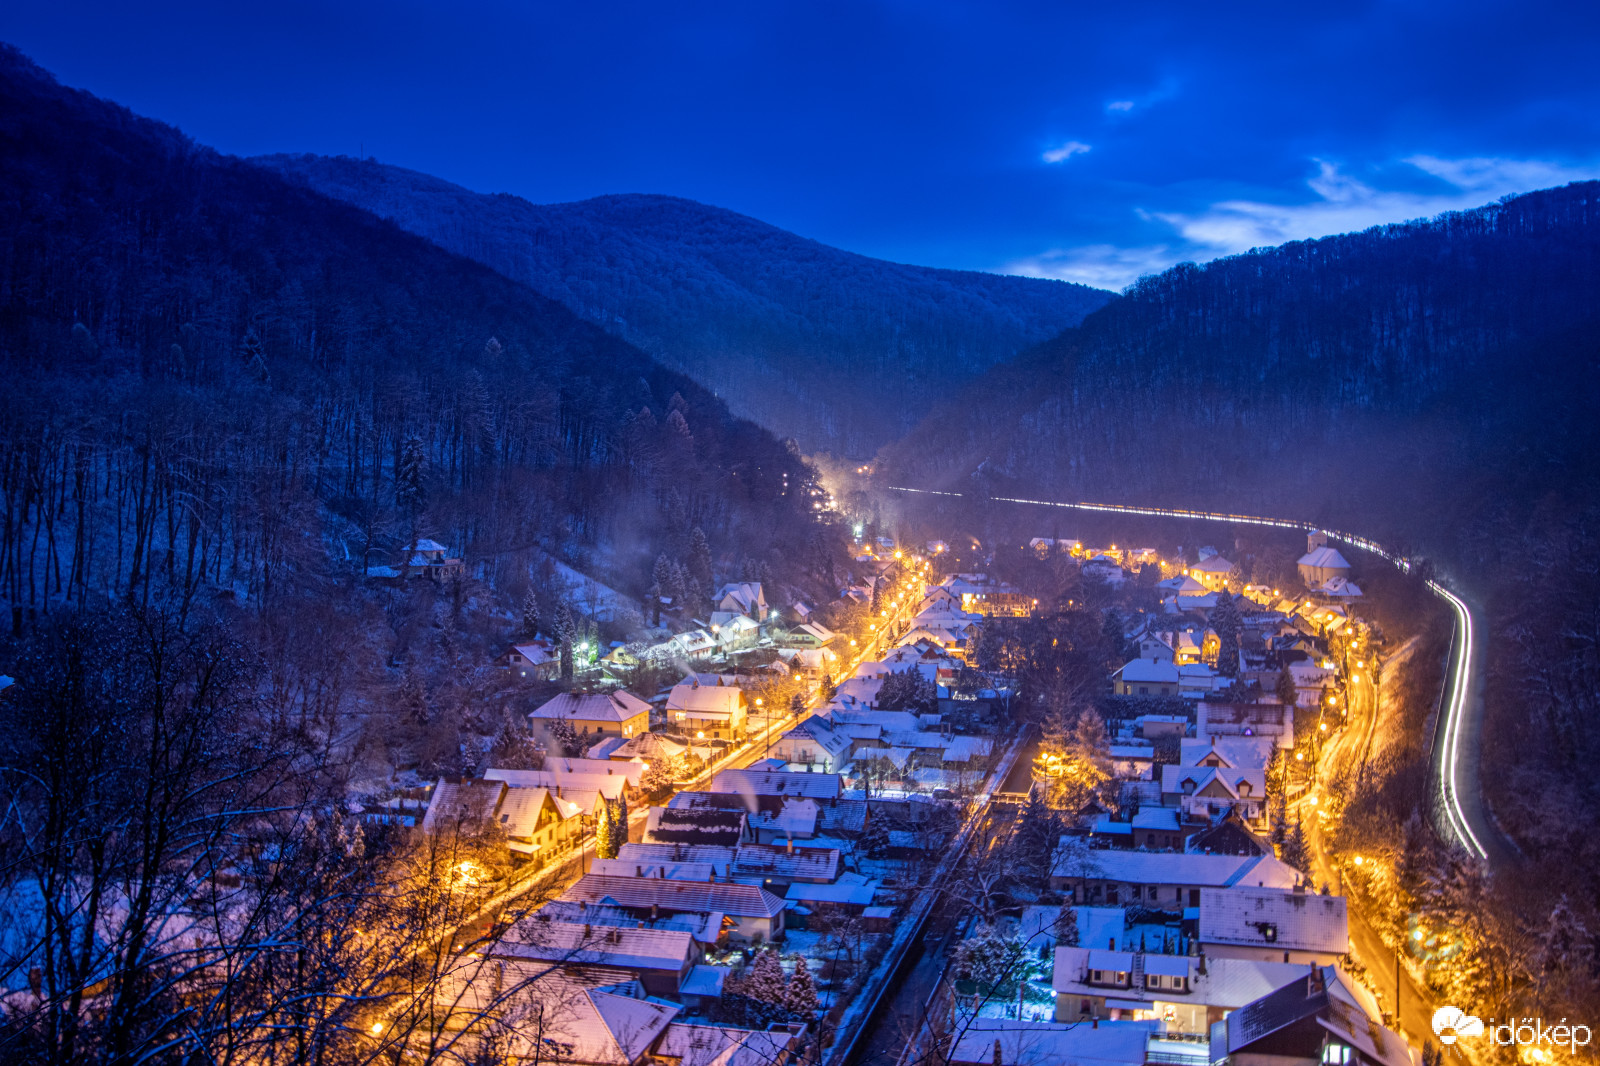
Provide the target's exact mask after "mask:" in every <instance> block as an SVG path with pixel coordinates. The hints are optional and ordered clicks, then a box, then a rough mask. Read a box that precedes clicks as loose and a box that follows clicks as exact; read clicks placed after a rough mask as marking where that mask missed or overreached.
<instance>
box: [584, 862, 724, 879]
mask: <svg viewBox="0 0 1600 1066" xmlns="http://www.w3.org/2000/svg"><path fill="white" fill-rule="evenodd" d="M589 872H590V873H596V874H606V875H608V876H611V877H663V878H668V879H670V880H674V881H711V880H715V879H716V877H717V875H718V874H719V873H721V874H723V875H726V874H727V872H728V870H727V868H726V867H724V868H722V869H721V870H719V869H718V868H717V866H716V865H715V864H714V863H709V862H681V861H674V860H670V859H669V860H665V861H658V862H638V861H630V860H628V859H623V858H616V859H594V860H593V861H591V862H590V863H589Z"/></svg>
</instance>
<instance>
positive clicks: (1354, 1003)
mask: <svg viewBox="0 0 1600 1066" xmlns="http://www.w3.org/2000/svg"><path fill="white" fill-rule="evenodd" d="M1248 1008H1249V1009H1247V1010H1245V1009H1241V1010H1237V1011H1234V1012H1233V1013H1232V1014H1230V1015H1229V1016H1228V1017H1227V1019H1226V1021H1225V1023H1224V1025H1223V1026H1220V1027H1219V1029H1220V1031H1219V1032H1218V1033H1216V1034H1214V1042H1213V1043H1212V1045H1211V1046H1212V1049H1213V1051H1212V1058H1211V1061H1212V1062H1213V1063H1215V1064H1217V1066H1262V1064H1265V1063H1273V1064H1275V1066H1415V1063H1416V1062H1417V1061H1418V1057H1417V1056H1416V1055H1414V1054H1413V1052H1412V1051H1411V1048H1410V1046H1409V1045H1408V1044H1407V1043H1406V1042H1405V1040H1404V1039H1402V1038H1401V1037H1400V1036H1398V1035H1396V1034H1395V1033H1394V1032H1392V1031H1390V1030H1389V1029H1386V1028H1384V1027H1383V1026H1382V1025H1380V1024H1379V1023H1378V1021H1377V1019H1378V1016H1379V1012H1378V1006H1377V1004H1376V1003H1375V1002H1374V1001H1373V999H1372V997H1371V995H1370V994H1368V993H1367V992H1366V991H1365V990H1364V989H1362V988H1360V987H1359V986H1357V985H1354V984H1347V983H1346V978H1345V977H1344V976H1343V975H1341V974H1340V973H1339V971H1338V970H1337V969H1335V968H1334V967H1332V966H1324V967H1321V968H1320V969H1318V968H1312V969H1311V970H1310V972H1308V973H1307V974H1306V975H1305V976H1304V977H1301V978H1299V979H1297V980H1295V981H1293V982H1292V983H1290V984H1287V985H1285V986H1283V987H1282V988H1280V989H1278V990H1277V991H1276V992H1273V993H1272V994H1270V995H1267V996H1263V997H1262V998H1260V999H1258V1000H1256V1001H1254V1002H1252V1003H1250V1004H1248Z"/></svg>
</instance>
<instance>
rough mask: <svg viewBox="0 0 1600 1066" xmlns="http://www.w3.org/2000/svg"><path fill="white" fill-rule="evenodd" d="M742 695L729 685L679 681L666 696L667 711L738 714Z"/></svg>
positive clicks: (730, 715)
mask: <svg viewBox="0 0 1600 1066" xmlns="http://www.w3.org/2000/svg"><path fill="white" fill-rule="evenodd" d="M743 700H744V693H743V692H742V691H741V690H739V689H737V688H734V687H732V686H729V685H702V684H700V683H699V682H698V681H680V682H678V683H677V684H676V685H673V686H672V692H671V694H670V695H668V696H667V710H669V711H692V712H694V713H696V714H715V715H728V716H729V717H730V718H731V717H735V716H737V715H738V714H739V712H740V708H741V706H742V703H743Z"/></svg>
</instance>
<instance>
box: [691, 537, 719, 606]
mask: <svg viewBox="0 0 1600 1066" xmlns="http://www.w3.org/2000/svg"><path fill="white" fill-rule="evenodd" d="M687 565H688V568H689V576H690V577H691V578H692V579H693V580H694V582H695V584H697V585H699V586H700V591H701V593H702V594H704V595H706V596H709V595H711V588H712V580H713V578H712V573H711V542H710V541H708V540H706V534H705V530H703V529H701V528H700V527H699V526H695V527H694V529H692V530H690V531H689V562H688V564H687Z"/></svg>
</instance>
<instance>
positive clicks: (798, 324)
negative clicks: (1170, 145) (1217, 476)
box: [254, 155, 1111, 455]
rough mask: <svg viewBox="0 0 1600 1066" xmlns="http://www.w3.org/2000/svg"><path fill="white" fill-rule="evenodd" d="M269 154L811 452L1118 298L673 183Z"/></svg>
mask: <svg viewBox="0 0 1600 1066" xmlns="http://www.w3.org/2000/svg"><path fill="white" fill-rule="evenodd" d="M254 161H255V162H258V163H261V164H262V165H264V166H267V167H271V168H273V169H275V170H277V171H279V172H281V173H284V174H287V175H290V176H292V177H295V178H297V179H299V180H301V181H303V182H305V183H306V184H307V185H309V186H310V187H312V188H314V189H316V190H318V191H319V192H323V193H326V194H327V195H330V196H334V197H337V198H339V199H342V200H346V201H348V202H350V203H354V204H357V205H359V206H361V207H363V208H366V209H367V210H369V211H371V212H373V213H375V214H377V215H379V216H381V217H384V218H388V219H392V220H394V221H395V222H396V223H398V224H399V225H400V226H402V227H404V228H405V229H407V230H410V231H411V232H413V233H417V234H420V235H422V236H424V237H427V238H428V239H429V240H432V241H434V242H436V243H438V244H439V245H441V246H443V247H445V248H448V249H450V250H451V251H454V252H458V253H460V254H462V255H466V256H470V257H471V258H473V259H476V260H477V261H479V262H481V263H484V264H487V265H488V266H491V267H493V268H494V269H495V270H497V271H499V272H500V273H502V274H504V275H505V276H507V277H509V278H514V279H516V280H518V281H523V282H526V283H527V284H529V285H531V286H532V287H533V288H535V289H537V290H538V291H539V292H542V293H544V294H545V295H546V296H548V297H550V298H551V299H554V300H558V301H560V302H561V303H562V304H564V305H565V306H567V307H568V308H570V309H571V310H573V311H575V312H576V313H577V314H579V315H581V316H583V317H584V318H586V319H589V320H590V321H592V322H596V323H598V324H600V325H601V326H603V327H604V328H605V329H607V330H610V331H611V332H613V333H616V334H617V335H618V336H621V337H624V338H626V339H628V340H630V341H632V342H633V343H634V344H637V345H638V346H639V347H641V348H643V349H645V350H646V351H648V352H650V353H651V354H652V355H655V356H656V357H657V358H658V359H660V360H662V361H663V362H665V363H666V364H667V365H669V366H672V367H675V368H677V369H678V370H681V371H683V372H685V373H687V374H689V375H690V376H692V377H694V378H695V379H696V380H697V381H699V382H700V383H701V384H703V385H705V386H707V387H708V388H711V389H714V390H715V391H716V392H717V393H718V395H720V396H722V397H723V398H724V399H726V400H727V401H728V403H729V405H730V406H731V407H732V408H733V410H734V411H735V412H737V413H739V414H742V415H744V416H746V417H749V418H752V419H755V420H756V421H758V422H760V423H761V424H763V425H765V426H768V427H770V428H771V429H772V430H773V431H774V432H776V433H779V434H780V435H785V436H792V437H795V438H796V439H797V440H799V441H800V443H801V444H802V446H803V447H805V448H806V449H807V450H829V451H833V452H835V453H838V454H844V455H865V454H870V453H871V452H872V451H874V450H875V449H876V448H878V447H879V446H880V445H883V444H885V443H887V442H888V441H890V440H893V439H895V438H896V437H898V436H900V435H901V434H903V433H904V432H906V431H907V430H908V429H910V428H911V426H912V425H913V424H914V423H915V422H916V421H917V420H918V419H919V418H920V417H921V416H922V415H924V414H925V413H926V412H927V411H928V409H929V408H930V407H931V406H932V405H933V403H934V402H935V401H936V400H937V399H938V398H939V397H941V396H943V395H944V394H946V393H947V392H948V391H949V390H950V389H951V388H952V387H954V386H956V385H958V384H959V383H961V382H963V381H966V380H968V379H969V378H971V377H972V376H973V375H975V374H977V373H978V372H980V371H982V370H983V369H985V368H987V367H989V366H991V365H993V364H995V363H997V362H1000V361H1001V360H1005V359H1009V358H1011V357H1013V356H1014V355H1016V354H1017V353H1018V352H1019V351H1021V350H1022V349H1023V348H1025V347H1027V346H1028V345H1031V344H1035V343H1038V342H1040V341H1043V340H1045V339H1046V338H1048V337H1051V336H1054V335H1055V334H1056V333H1058V332H1060V331H1061V330H1062V329H1064V328H1066V327H1068V326H1073V325H1076V324H1077V323H1078V322H1079V321H1080V320H1081V319H1082V318H1083V316H1084V315H1085V314H1087V313H1088V312H1090V311H1092V310H1094V309H1095V308H1097V307H1099V306H1101V305H1102V304H1104V303H1105V302H1106V301H1107V300H1109V299H1110V298H1111V294H1110V293H1106V292H1102V291H1100V290H1098V289H1091V288H1088V287H1085V286H1081V285H1069V284H1066V283H1064V282H1057V281H1044V280H1039V279H1034V278H1019V277H1007V276H1003V275H996V274H982V273H975V272H968V271H954V270H935V269H931V268H926V267H915V266H905V265H902V264H898V263H889V262H884V261H883V260H879V259H869V258H867V257H865V256H860V255H854V254H851V253H849V252H842V251H839V250H838V249H835V248H830V247H828V246H826V245H824V244H820V243H818V242H816V241H811V240H806V239H805V238H802V237H798V236H796V235H794V234H792V233H788V232H785V231H784V230H781V229H778V228H776V227H774V226H770V225H767V224H766V223H763V222H759V221H757V220H755V219H752V218H748V217H745V216H743V215H739V214H735V213H734V212H732V211H726V210H722V209H719V208H715V207H708V206H706V205H704V204H698V203H694V202H692V201H689V200H682V199H676V198H673V197H668V196H602V197H598V198H596V199H592V200H584V201H580V202H578V203H567V204H533V203H529V202H528V201H526V200H523V199H520V198H518V197H515V196H510V195H504V194H502V195H483V194H479V193H474V192H471V191H469V190H467V189H463V188H461V187H460V186H457V185H452V184H450V183H448V182H445V181H441V180H439V179H437V178H433V177H429V176H428V175H425V174H418V173H416V172H414V171H410V170H404V169H401V168H399V167H392V166H385V165H382V164H379V163H376V162H373V161H371V160H356V159H350V158H346V157H338V158H329V157H323V156H309V155H307V156H270V157H264V158H260V159H257V160H254Z"/></svg>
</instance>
